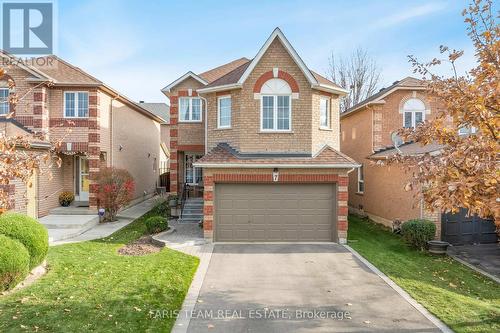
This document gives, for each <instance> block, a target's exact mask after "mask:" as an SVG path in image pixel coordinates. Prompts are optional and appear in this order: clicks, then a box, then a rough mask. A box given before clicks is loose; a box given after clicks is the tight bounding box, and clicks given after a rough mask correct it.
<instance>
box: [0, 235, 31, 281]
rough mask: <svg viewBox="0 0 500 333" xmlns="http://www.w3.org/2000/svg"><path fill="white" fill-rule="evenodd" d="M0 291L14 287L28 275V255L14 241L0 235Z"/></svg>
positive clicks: (18, 243)
mask: <svg viewBox="0 0 500 333" xmlns="http://www.w3.org/2000/svg"><path fill="white" fill-rule="evenodd" d="M0 244H2V251H0V291H4V290H8V289H11V288H13V287H15V286H16V285H17V284H18V283H19V282H21V281H22V280H23V279H24V278H25V277H26V275H28V273H29V264H30V254H29V252H28V250H26V248H25V247H24V246H23V244H21V243H20V242H18V241H17V240H15V239H12V238H10V237H7V236H5V235H0Z"/></svg>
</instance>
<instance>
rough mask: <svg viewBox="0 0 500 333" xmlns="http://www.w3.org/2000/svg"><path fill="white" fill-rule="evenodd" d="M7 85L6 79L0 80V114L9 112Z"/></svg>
mask: <svg viewBox="0 0 500 333" xmlns="http://www.w3.org/2000/svg"><path fill="white" fill-rule="evenodd" d="M9 93H10V92H9V85H8V83H7V81H0V116H4V115H6V114H9V112H10V107H9V104H10V103H9Z"/></svg>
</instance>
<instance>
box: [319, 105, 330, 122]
mask: <svg viewBox="0 0 500 333" xmlns="http://www.w3.org/2000/svg"><path fill="white" fill-rule="evenodd" d="M330 117H331V116H330V100H329V99H328V98H321V99H320V100H319V127H320V128H326V129H330V119H331V118H330Z"/></svg>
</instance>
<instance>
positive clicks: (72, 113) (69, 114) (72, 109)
mask: <svg viewBox="0 0 500 333" xmlns="http://www.w3.org/2000/svg"><path fill="white" fill-rule="evenodd" d="M88 115H89V93H88V92H87V91H65V92H64V117H65V118H86V117H88Z"/></svg>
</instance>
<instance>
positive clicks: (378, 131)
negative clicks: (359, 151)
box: [372, 106, 384, 151]
mask: <svg viewBox="0 0 500 333" xmlns="http://www.w3.org/2000/svg"><path fill="white" fill-rule="evenodd" d="M372 112H373V150H374V151H377V150H379V149H382V148H384V145H383V144H382V142H383V139H382V109H381V108H380V107H378V106H375V107H374V108H373V111H372Z"/></svg>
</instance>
